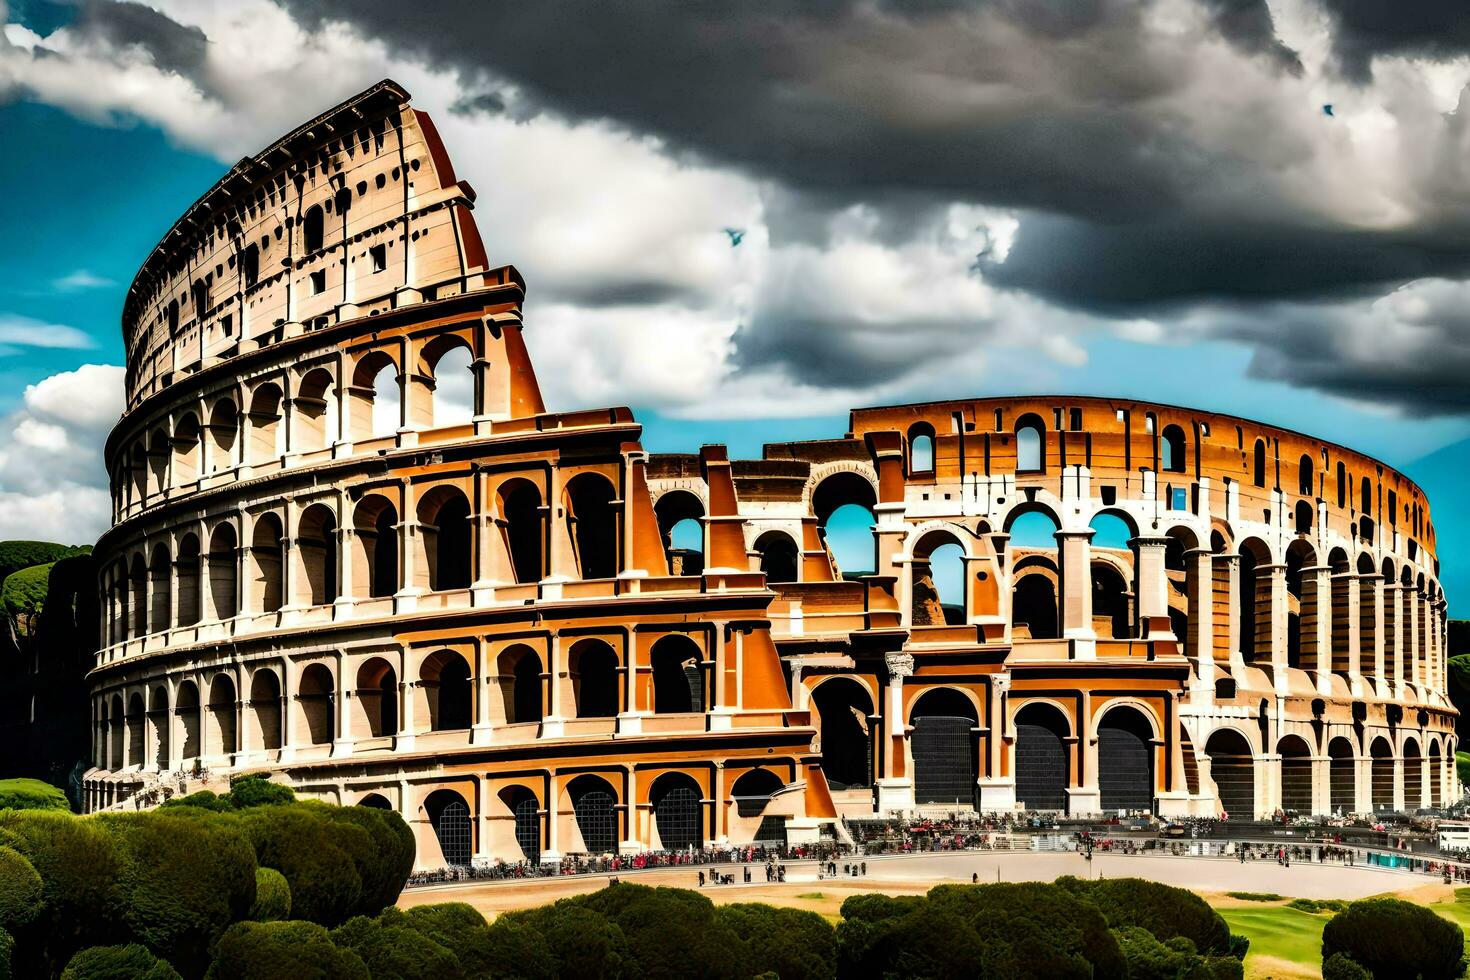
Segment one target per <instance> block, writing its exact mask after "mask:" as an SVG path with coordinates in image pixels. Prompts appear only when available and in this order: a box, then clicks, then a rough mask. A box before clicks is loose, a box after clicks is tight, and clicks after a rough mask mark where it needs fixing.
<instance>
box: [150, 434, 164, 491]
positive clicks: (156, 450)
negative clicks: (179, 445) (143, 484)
mask: <svg viewBox="0 0 1470 980" xmlns="http://www.w3.org/2000/svg"><path fill="white" fill-rule="evenodd" d="M168 460H169V439H168V433H167V432H165V431H164V430H162V429H154V430H153V434H152V435H151V436H149V437H148V492H149V493H150V494H154V493H161V492H162V491H163V488H164V487H165V486H166V485H167V484H168Z"/></svg>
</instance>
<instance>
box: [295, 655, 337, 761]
mask: <svg viewBox="0 0 1470 980" xmlns="http://www.w3.org/2000/svg"><path fill="white" fill-rule="evenodd" d="M333 688H334V684H333V681H332V671H331V669H330V668H328V667H327V666H326V665H325V664H310V665H308V666H307V667H306V669H305V670H303V671H302V672H301V681H300V682H299V684H298V685H297V694H296V701H297V703H298V704H299V705H300V711H301V718H302V720H303V721H304V722H306V725H305V729H306V737H307V738H308V739H309V740H310V742H311V744H312V745H330V744H331V742H332V736H333V731H334V726H333V724H332V694H333Z"/></svg>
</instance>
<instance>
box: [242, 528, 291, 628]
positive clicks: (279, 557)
mask: <svg viewBox="0 0 1470 980" xmlns="http://www.w3.org/2000/svg"><path fill="white" fill-rule="evenodd" d="M284 537H285V535H284V534H283V533H282V530H281V518H280V517H279V516H278V515H276V514H274V513H267V514H262V515H260V517H258V518H256V520H255V530H254V533H253V534H252V535H251V542H250V558H251V562H252V565H253V573H254V575H255V595H256V597H257V598H258V599H259V601H260V609H261V612H268V613H270V612H275V611H277V610H278V609H280V608H281V606H283V605H285V601H286V599H285V594H284V591H283V589H282V583H283V581H284V579H283V574H282V573H283V569H282V567H281V566H282V564H283V559H284V556H285V551H284V546H283V543H282V539H283V538H284Z"/></svg>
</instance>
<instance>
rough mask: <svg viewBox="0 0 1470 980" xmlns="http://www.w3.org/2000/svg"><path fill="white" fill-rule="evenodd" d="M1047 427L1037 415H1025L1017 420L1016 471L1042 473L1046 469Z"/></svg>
mask: <svg viewBox="0 0 1470 980" xmlns="http://www.w3.org/2000/svg"><path fill="white" fill-rule="evenodd" d="M1045 448H1046V427H1045V425H1044V424H1043V423H1042V421H1041V419H1039V418H1037V417H1036V416H1035V415H1023V416H1021V418H1020V419H1019V420H1018V421H1017V422H1016V472H1017V473H1041V472H1045V470H1046V454H1045Z"/></svg>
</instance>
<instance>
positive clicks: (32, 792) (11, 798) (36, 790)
mask: <svg viewBox="0 0 1470 980" xmlns="http://www.w3.org/2000/svg"><path fill="white" fill-rule="evenodd" d="M0 810H66V811H68V812H70V810H71V804H70V803H68V802H67V799H66V794H65V793H63V792H62V791H61V790H60V789H59V788H58V787H56V786H52V785H51V784H50V783H43V782H41V780H39V779H0Z"/></svg>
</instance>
